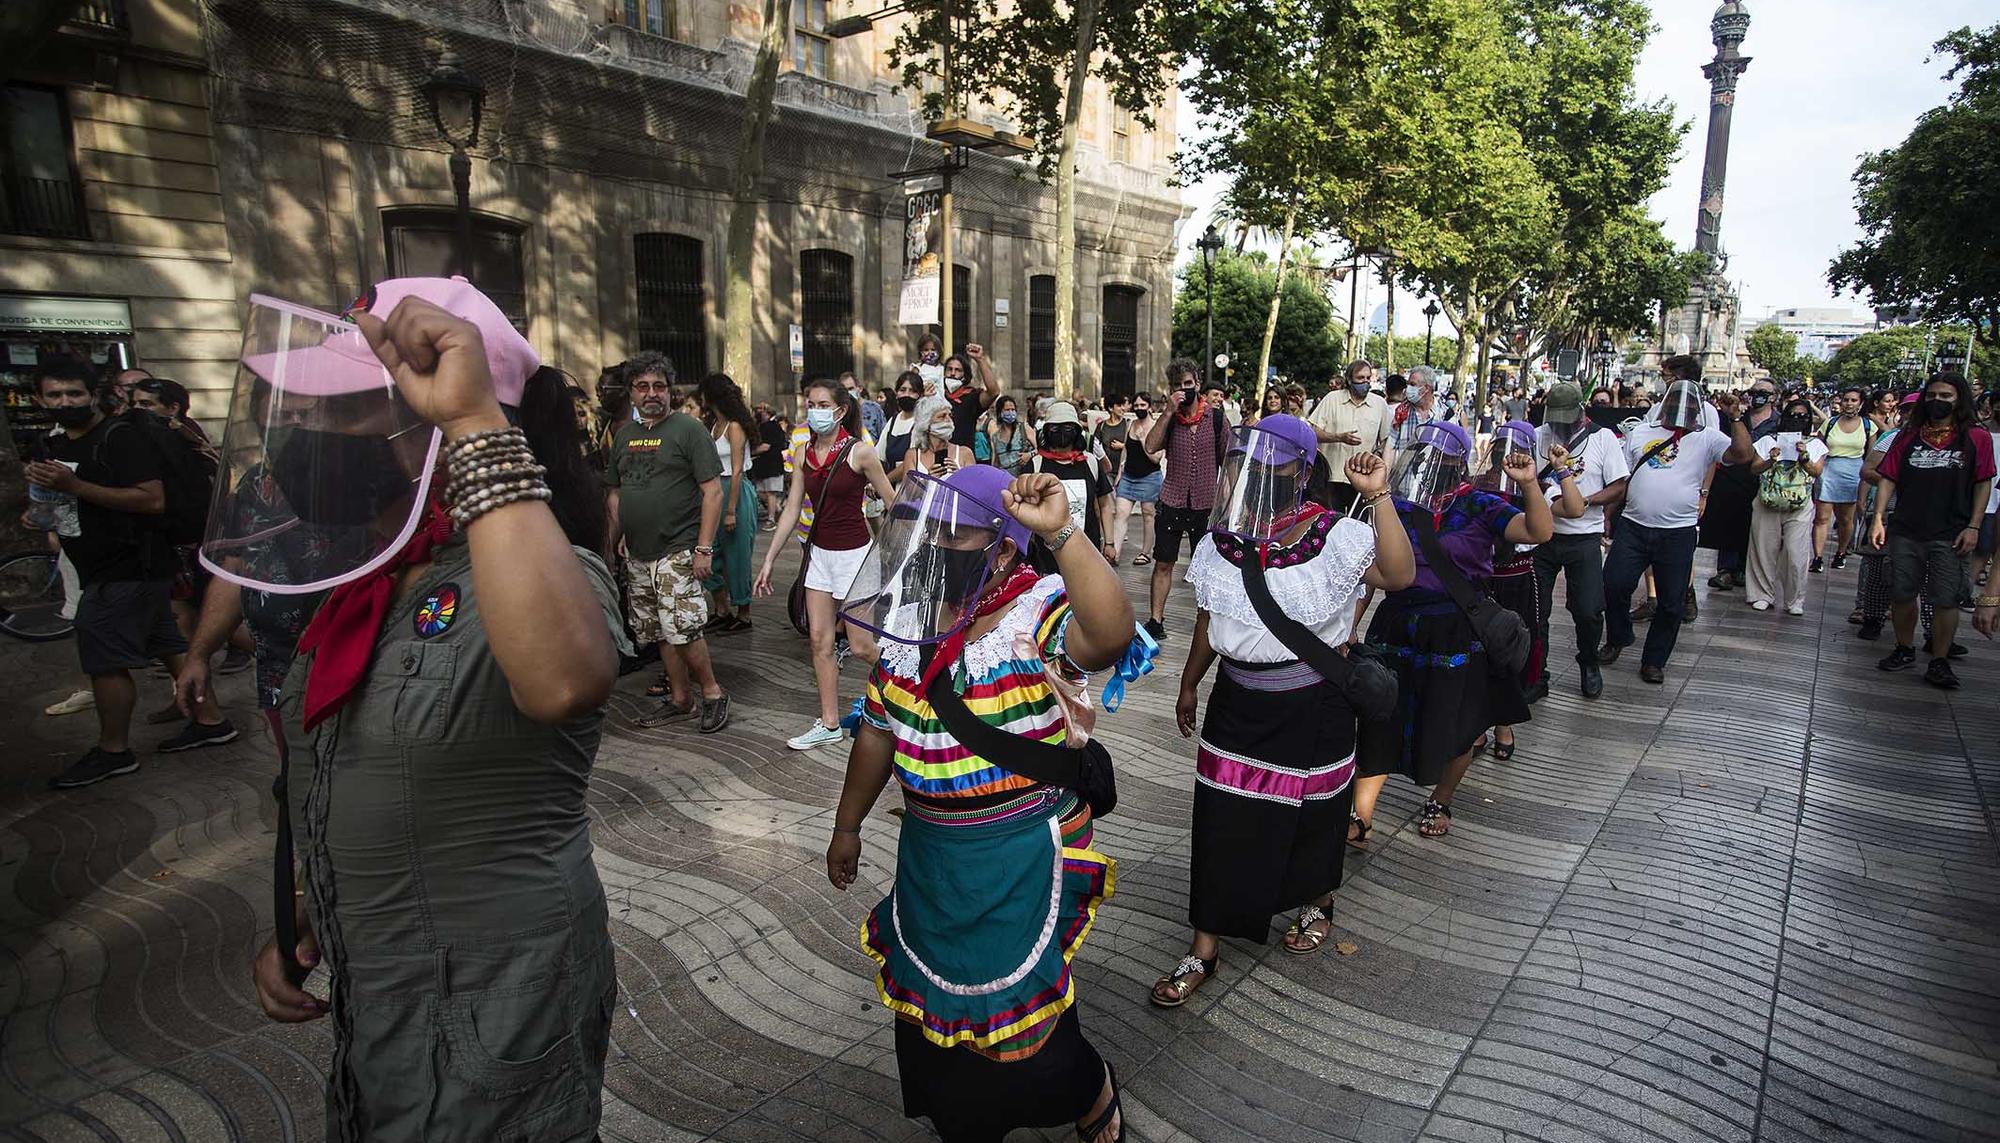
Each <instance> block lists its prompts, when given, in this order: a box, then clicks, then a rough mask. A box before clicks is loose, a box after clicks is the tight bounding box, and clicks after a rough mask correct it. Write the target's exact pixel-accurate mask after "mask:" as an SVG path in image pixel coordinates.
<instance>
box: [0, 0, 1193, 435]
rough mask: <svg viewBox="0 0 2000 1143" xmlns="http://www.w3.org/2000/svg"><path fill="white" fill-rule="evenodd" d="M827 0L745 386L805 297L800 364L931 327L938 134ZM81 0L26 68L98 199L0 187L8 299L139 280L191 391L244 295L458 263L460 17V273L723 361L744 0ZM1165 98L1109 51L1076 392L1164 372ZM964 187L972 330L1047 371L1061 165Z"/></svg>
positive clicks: (896, 354) (1, 267)
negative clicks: (443, 71) (435, 83)
mask: <svg viewBox="0 0 2000 1143" xmlns="http://www.w3.org/2000/svg"><path fill="white" fill-rule="evenodd" d="M831 8H832V10H831V11H829V4H828V3H827V2H826V0H797V4H796V6H795V16H796V17H797V19H798V23H799V25H800V26H799V27H798V28H797V29H795V40H796V43H795V52H794V57H793V59H792V60H791V61H789V62H788V66H787V68H786V70H785V72H784V74H783V75H782V76H781V77H780V82H779V94H778V113H777V115H776V117H775V119H774V122H773V124H772V127H771V132H770V136H769V146H768V154H769V160H768V163H767V169H766V177H765V179H764V183H763V186H762V187H761V188H760V189H761V190H762V192H763V197H764V199H765V205H764V207H763V209H762V215H761V218H760V221H759V225H758V228H757V237H756V249H755V257H754V267H753V291H754V294H755V297H756V298H757V302H758V309H757V312H756V313H755V315H754V320H753V325H754V339H755V344H754V347H753V356H752V360H753V363H754V366H753V372H754V376H752V377H749V378H739V380H740V381H743V382H745V387H746V389H748V390H749V391H750V392H751V393H752V394H753V395H754V396H758V397H771V396H785V395H789V394H790V393H791V392H792V391H793V390H794V389H795V386H796V380H797V376H798V375H797V373H796V372H795V369H794V360H793V354H792V351H791V350H792V343H793V327H794V326H797V327H799V334H800V335H801V340H802V341H803V349H804V357H805V359H806V360H805V363H804V364H805V367H806V369H807V370H808V371H810V372H819V371H837V370H838V369H839V368H847V367H851V368H853V369H855V370H856V372H857V373H859V374H860V375H861V376H862V377H863V378H864V381H865V383H867V384H869V385H870V386H878V385H880V386H886V385H888V384H889V383H890V382H891V381H892V380H893V377H894V375H895V373H896V372H897V371H898V370H900V369H901V368H902V367H903V365H904V364H905V363H907V362H908V361H909V360H910V358H911V356H912V346H913V343H914V340H915V337H916V335H917V334H918V333H919V332H921V330H920V329H919V328H917V327H905V326H902V325H899V324H897V321H896V319H897V316H898V315H897V301H898V298H899V296H900V292H901V285H902V283H901V274H902V270H901V253H902V248H903V213H904V188H903V183H902V180H900V179H897V178H894V177H892V172H895V171H898V170H904V169H908V168H910V167H913V166H919V165H923V164H925V163H930V162H935V161H936V158H937V155H938V153H939V152H938V148H937V147H936V145H934V144H931V143H929V142H927V141H926V140H924V138H923V135H922V131H923V124H922V121H921V118H920V116H918V115H917V114H916V113H915V110H914V100H913V99H912V97H911V96H910V94H909V93H907V92H904V91H900V90H898V89H897V88H896V86H895V84H894V82H893V77H892V75H891V73H890V70H889V68H888V65H887V62H886V56H885V53H886V50H887V48H888V45H889V43H890V41H891V39H892V38H893V35H894V30H895V20H897V19H900V17H892V18H891V19H889V20H885V21H883V22H882V23H880V24H878V26H877V28H876V29H875V30H874V31H871V32H869V33H864V34H862V35H858V36H853V37H851V38H847V39H841V40H833V39H828V38H826V37H824V36H822V35H820V34H819V32H820V30H821V29H823V28H824V26H825V24H826V22H827V21H828V20H829V19H836V18H838V17H839V16H841V15H846V14H849V12H848V10H849V9H853V10H854V11H864V10H868V9H866V8H864V7H863V6H861V5H858V4H854V3H851V2H844V0H835V2H834V3H832V4H831ZM84 12H85V13H92V14H96V15H97V16H100V17H101V19H100V20H99V21H98V25H95V26H86V25H83V24H79V23H78V22H77V21H72V25H71V26H68V27H66V28H65V30H64V32H63V33H62V34H60V35H59V36H58V37H57V42H56V48H57V49H59V50H52V51H50V52H46V53H42V55H43V56H45V57H46V58H45V59H44V60H42V61H41V62H39V63H38V64H37V66H36V67H35V68H34V69H33V70H32V71H29V72H26V73H22V74H21V75H19V76H18V77H17V78H18V80H19V82H18V83H13V82H11V81H10V88H9V90H10V91H12V90H13V89H14V88H15V87H20V86H25V87H27V88H32V89H33V90H34V91H35V92H38V93H43V95H44V96H45V97H44V98H42V103H43V104H44V105H46V104H47V103H48V101H49V99H48V97H52V98H54V99H56V100H57V101H59V104H60V111H61V114H60V116H59V119H60V123H59V124H58V126H59V127H60V131H61V132H65V133H66V136H63V135H59V136H57V137H61V138H64V142H63V144H62V147H61V148H58V153H57V154H56V155H55V156H54V157H51V156H46V155H45V156H42V157H41V160H40V161H41V162H42V163H43V164H44V165H51V164H55V165H62V164H66V177H68V178H70V179H72V180H73V188H72V191H73V193H74V195H75V196H76V200H77V202H78V204H79V206H78V213H77V216H76V218H75V219H70V220H69V221H71V222H78V220H79V219H80V222H78V224H77V225H75V226H72V227H71V229H70V231H69V232H68V233H64V234H60V235H55V236H51V235H47V234H41V235H33V234H30V235H24V234H21V233H19V230H20V229H21V227H19V226H18V225H13V223H14V220H15V215H7V216H0V222H7V223H9V224H10V225H8V226H6V227H4V228H0V229H8V230H11V231H14V232H13V233H8V234H4V235H0V251H4V252H5V256H4V257H0V321H4V320H5V316H4V315H5V314H6V313H8V312H11V311H9V310H8V308H7V307H8V306H10V305H12V306H14V308H15V309H17V310H18V309H21V308H22V306H23V303H22V302H20V301H10V299H28V298H35V299H49V298H53V299H58V302H57V303H46V302H37V303H36V305H35V306H28V307H26V308H28V309H36V308H37V307H39V312H46V311H47V310H48V308H49V305H50V304H56V305H57V308H58V309H60V307H61V305H62V304H68V305H69V306H70V308H71V309H73V310H75V311H76V314H77V315H78V320H101V321H104V322H107V323H108V324H107V325H106V326H105V329H106V330H107V331H110V330H112V327H114V326H115V325H116V324H117V321H118V320H119V318H120V316H121V315H122V314H124V313H125V312H126V311H128V310H129V313H130V319H129V322H127V327H128V328H126V329H124V330H119V331H115V332H106V333H105V334H104V338H103V340H102V341H101V342H99V343H97V349H98V351H99V356H100V357H101V358H102V359H104V360H118V359H119V358H118V357H117V355H119V354H125V355H129V358H130V359H131V360H132V361H133V362H134V363H136V364H139V365H143V366H145V367H147V368H149V369H152V370H153V371H154V372H155V373H158V374H160V375H163V376H172V377H175V378H176V379H179V380H181V381H183V382H184V383H186V384H187V385H188V386H189V388H190V389H191V390H193V391H194V392H195V402H196V412H197V413H198V414H199V415H201V416H202V417H204V418H207V419H211V420H213V419H216V418H219V417H220V415H221V414H222V412H223V408H222V405H223V403H224V402H225V401H226V391H227V388H228V386H229V383H230V380H231V377H232V366H231V363H232V361H233V359H234V357H235V355H236V351H237V343H238V340H239V338H240V332H239V331H240V321H241V316H240V315H241V311H242V305H243V299H244V297H245V296H246V295H248V294H250V293H252V292H260V293H267V294H272V295H275V296H278V297H283V298H287V299H291V300H295V301H299V302H302V303H306V304H310V305H316V306H320V307H323V308H327V309H336V310H337V309H338V308H340V307H341V306H343V305H344V304H345V303H346V302H347V301H349V300H350V299H352V298H353V297H355V296H357V295H358V294H359V293H360V292H361V290H362V289H363V287H364V286H365V285H366V284H367V283H368V282H370V281H373V280H377V279H380V278H384V277H390V276H394V275H398V274H416V273H441V272H444V271H445V270H446V269H447V268H448V267H449V266H450V265H451V264H452V261H451V259H452V253H451V252H452V233H453V222H452V218H453V215H452V209H453V203H454V195H453V191H452V188H451V182H450V176H449V173H448V161H449V151H448V149H447V146H446V144H445V143H444V141H443V140H442V138H441V137H440V136H439V134H438V132H437V129H436V127H435V126H434V125H433V123H432V121H431V118H430V115H429V112H428V105H427V103H426V101H425V99H424V96H423V93H422V84H423V82H424V80H425V78H426V77H427V76H428V75H429V74H430V71H431V69H432V68H433V67H434V65H435V64H436V62H437V59H438V57H439V55H440V54H441V53H442V52H443V51H445V50H451V51H453V52H455V53H456V54H457V55H458V56H460V57H461V59H462V60H463V61H464V63H465V66H466V68H467V70H468V71H470V72H472V73H473V74H475V75H476V76H478V78H479V79H480V80H481V81H482V82H483V84H484V85H485V87H486V92H487V93H486V96H485V101H484V107H483V115H482V124H481V129H480V135H479V139H478V142H477V143H476V144H475V146H474V148H473V155H472V180H471V203H472V209H473V211H474V215H475V221H476V234H475V241H474V257H473V273H472V275H471V276H472V277H473V279H474V281H475V282H477V283H478V284H479V285H480V286H481V287H482V288H485V289H487V290H488V292H490V293H492V294H494V295H495V296H496V297H497V298H499V299H500V300H501V301H502V304H503V306H504V307H505V308H507V309H508V310H509V312H510V314H512V315H513V316H514V317H515V318H516V320H517V321H518V322H519V324H520V325H521V326H522V328H523V329H524V330H525V331H526V332H527V334H528V336H529V338H530V340H531V341H533V342H534V344H535V345H536V347H537V348H538V349H539V350H540V351H541V352H542V353H543V355H544V356H545V357H546V359H547V360H548V361H550V362H551V363H552V364H556V365H559V366H561V367H562V368H564V369H566V370H568V371H569V372H570V373H572V374H574V375H575V376H577V377H578V378H580V379H582V380H583V381H584V382H585V383H586V384H589V383H590V382H591V381H593V380H594V378H595V377H596V375H597V372H598V370H599V369H601V368H602V367H604V366H606V365H609V364H613V363H616V362H618V361H620V360H623V359H624V358H625V357H627V356H629V355H630V354H631V353H633V352H635V351H636V350H639V349H641V348H656V349H661V350H664V351H666V352H668V353H669V354H670V355H671V356H673V357H675V358H676V361H677V364H679V366H680V371H681V373H682V374H683V376H687V377H692V376H695V375H698V374H699V373H700V372H701V371H703V370H704V369H714V368H718V367H720V365H721V359H722V348H721V341H722V319H723V315H722V312H721V300H722V283H723V262H722V260H723V240H724V236H725V232H726V228H727V218H728V206H729V204H728V193H729V189H728V188H729V181H730V178H731V175H732V168H733V166H734V157H735V151H736V141H737V132H738V129H739V125H740V123H741V117H742V114H743V99H742V97H741V92H742V91H743V89H744V87H745V85H746V82H747V79H748V75H749V72H750V68H751V64H752V61H753V59H754V55H755V45H756V42H757V40H758V38H759V36H760V34H761V27H760V25H761V8H760V7H759V6H757V5H755V4H754V0H753V2H752V3H743V2H742V0H199V2H198V0H87V2H86V4H85V5H84ZM1154 116H1155V126H1154V127H1153V129H1151V130H1147V129H1144V128H1142V127H1141V126H1140V125H1139V124H1138V123H1137V122H1136V121H1135V120H1134V119H1133V117H1132V116H1131V115H1130V114H1129V113H1127V112H1125V111H1124V110H1122V109H1120V108H1118V107H1116V106H1115V105H1114V104H1113V102H1112V101H1111V99H1110V98H1109V96H1108V94H1107V93H1105V92H1104V91H1103V90H1102V89H1101V88H1099V87H1098V86H1097V85H1096V84H1093V85H1092V88H1091V92H1090V102H1089V104H1088V107H1087V110H1086V113H1085V117H1084V126H1083V138H1082V161H1081V171H1082V174H1081V179H1080V183H1079V188H1078V196H1077V198H1078V226H1077V237H1078V259H1077V263H1078V267H1077V268H1078V274H1077V281H1078V289H1077V298H1076V303H1077V304H1076V313H1075V328H1076V330H1077V343H1078V356H1079V360H1078V362H1077V382H1078V389H1079V392H1080V393H1082V394H1084V395H1094V394H1096V393H1099V392H1101V391H1103V389H1104V388H1105V387H1106V386H1107V385H1108V386H1109V387H1111V388H1129V387H1132V386H1133V385H1135V384H1136V385H1138V386H1141V387H1144V386H1148V385H1157V383H1158V378H1159V376H1160V373H1161V370H1162V369H1163V367H1164V365H1165V363H1166V357H1167V345H1168V341H1169V334H1168V331H1169V326H1170V322H1171V311H1172V277H1171V275H1172V257H1173V248H1174V243H1175V239H1176V233H1177V230H1178V228H1179V225H1180V223H1181V221H1182V220H1183V219H1184V218H1185V215H1186V211H1185V209H1184V208H1183V207H1182V205H1181V202H1180V198H1179V195H1178V193H1177V192H1176V191H1175V190H1174V189H1173V187H1172V186H1171V184H1170V175H1171V170H1172V164H1171V155H1172V152H1173V150H1174V146H1175V136H1174V124H1173V111H1172V107H1171V101H1169V105H1168V106H1167V107H1164V108H1160V109H1155V112H1154ZM63 149H66V150H67V154H61V153H60V152H61V151H62V150H63ZM21 166H22V163H21V162H20V161H18V157H17V161H15V162H13V163H11V164H10V166H9V168H8V170H7V172H6V173H7V174H8V175H10V176H12V175H13V174H14V173H15V171H16V169H17V168H19V167H21ZM52 169H53V167H52ZM956 201H957V226H956V227H955V230H954V233H955V242H956V248H955V250H954V261H955V263H956V264H957V270H956V274H955V279H954V280H955V282H956V283H957V284H958V286H959V291H958V293H959V297H958V299H957V305H956V306H955V313H956V321H955V324H957V325H958V326H959V327H960V328H961V329H962V330H963V332H962V333H961V334H960V336H959V340H961V341H964V340H971V341H977V342H980V343H982V344H984V345H986V346H988V347H989V349H990V351H991V353H992V356H993V358H994V361H995V364H996V367H997V369H998V371H999V372H1000V374H1001V375H1002V377H1003V378H1004V379H1005V381H1006V384H1007V385H1008V386H1009V388H1011V389H1015V390H1037V389H1045V388H1047V387H1048V386H1049V385H1050V383H1051V381H1050V379H1051V378H1052V377H1053V374H1054V359H1053V337H1054V333H1053V329H1054V312H1053V287H1054V278H1053V275H1054V272H1055V243H1054V238H1055V226H1054V222H1055V195H1054V190H1053V187H1052V186H1049V185H1045V184H1043V183H1042V182H1041V181H1039V180H1038V179H1037V178H1036V177H1035V175H1034V172H1033V170H1032V168H1031V167H1029V166H1028V165H1027V164H1025V163H1023V162H1020V161H1017V160H1002V159H994V158H989V157H986V156H983V155H978V156H974V161H973V163H972V165H971V167H970V169H968V170H967V171H965V172H963V173H962V174H961V175H960V176H959V182H958V189H957V194H956ZM18 213H19V212H15V214H16V215H17V214H18ZM62 299H70V301H69V302H67V303H63V302H62V301H61V300H62ZM4 332H5V330H4V327H0V333H4ZM7 336H14V335H13V334H7ZM19 355H20V356H25V351H20V353H19ZM107 355H108V356H107Z"/></svg>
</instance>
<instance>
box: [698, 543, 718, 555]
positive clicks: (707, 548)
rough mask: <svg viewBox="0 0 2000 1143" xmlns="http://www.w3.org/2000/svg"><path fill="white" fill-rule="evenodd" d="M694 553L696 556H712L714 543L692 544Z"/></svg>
mask: <svg viewBox="0 0 2000 1143" xmlns="http://www.w3.org/2000/svg"><path fill="white" fill-rule="evenodd" d="M694 554H695V555H698V556H712V555H714V554H715V545H713V544H696V545H695V546H694Z"/></svg>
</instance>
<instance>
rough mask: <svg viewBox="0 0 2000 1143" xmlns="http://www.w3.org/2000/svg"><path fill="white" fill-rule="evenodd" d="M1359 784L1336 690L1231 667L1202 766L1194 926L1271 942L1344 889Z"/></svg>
mask: <svg viewBox="0 0 2000 1143" xmlns="http://www.w3.org/2000/svg"><path fill="white" fill-rule="evenodd" d="M1353 777H1354V711H1353V710H1352V708H1350V707H1349V706H1348V705H1347V701H1346V699H1344V698H1343V697H1342V696H1341V694H1340V692H1339V690H1338V688H1336V687H1334V686H1332V685H1330V684H1328V683H1327V682H1325V681H1324V680H1322V679H1321V678H1320V677H1319V676H1318V675H1317V674H1314V673H1313V671H1312V669H1311V668H1310V667H1307V666H1305V665H1304V664H1300V663H1282V664H1275V665H1273V664H1252V663H1238V662H1235V661H1232V660H1224V661H1223V662H1222V665H1221V668H1220V674H1219V675H1218V677H1217V678H1216V681H1215V687H1214V689H1213V690H1211V691H1209V695H1208V711H1207V714H1206V716H1205V717H1204V719H1203V721H1202V726H1201V744H1200V752H1199V754H1198V755H1197V760H1196V765H1195V791H1194V848H1193V861H1192V868H1191V870H1190V876H1189V887H1188V922H1189V923H1190V924H1192V925H1193V926H1194V927H1195V928H1197V929H1200V930H1201V931H1203V932H1209V933H1217V934H1220V935H1222V936H1225V937H1238V938H1241V939H1244V940H1251V941H1258V942H1260V943H1261V942H1268V941H1269V940H1270V939H1271V933H1272V925H1271V918H1272V917H1273V916H1274V915H1276V914H1278V913H1283V912H1289V911H1290V910H1293V909H1296V908H1299V907H1300V906H1303V905H1305V904H1307V903H1309V902H1311V901H1314V900H1317V899H1318V898H1320V897H1323V896H1325V895H1326V894H1328V893H1331V892H1332V891H1333V890H1335V889H1337V888H1339V887H1340V872H1341V861H1342V859H1343V857H1344V856H1345V854H1346V852H1347V815H1348V810H1349V807H1350V806H1352V805H1353V800H1354V791H1353V788H1352V785H1351V783H1352V780H1353ZM1288 923H1289V922H1288Z"/></svg>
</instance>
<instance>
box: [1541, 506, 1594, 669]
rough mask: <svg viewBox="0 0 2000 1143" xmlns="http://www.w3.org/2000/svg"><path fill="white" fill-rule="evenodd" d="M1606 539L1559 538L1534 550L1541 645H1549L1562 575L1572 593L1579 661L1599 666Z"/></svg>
mask: <svg viewBox="0 0 2000 1143" xmlns="http://www.w3.org/2000/svg"><path fill="white" fill-rule="evenodd" d="M1603 539H1604V537H1603V535H1602V534H1600V533H1597V532H1590V533H1588V534H1584V535H1562V534H1558V535H1556V536H1555V537H1553V538H1552V539H1550V540H1549V542H1548V543H1546V544H1543V545H1542V546H1540V547H1538V548H1536V549H1535V575H1536V577H1537V578H1538V579H1539V580H1540V581H1541V592H1542V608H1541V621H1542V630H1541V636H1542V645H1543V646H1547V645H1548V642H1549V615H1550V614H1551V608H1550V604H1551V603H1552V602H1553V601H1554V599H1555V589H1556V573H1557V572H1558V571H1560V572H1561V573H1563V576H1564V577H1565V579H1566V581H1567V586H1568V589H1569V596H1568V601H1569V617H1570V619H1571V620H1573V621H1574V622H1575V623H1576V661H1577V662H1579V663H1586V664H1589V663H1595V662H1597V648H1598V645H1599V644H1600V643H1602V642H1603V641H1604V552H1603V549H1602V541H1603Z"/></svg>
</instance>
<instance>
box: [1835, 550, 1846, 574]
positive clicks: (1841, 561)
mask: <svg viewBox="0 0 2000 1143" xmlns="http://www.w3.org/2000/svg"><path fill="white" fill-rule="evenodd" d="M1846 567H1847V553H1846V552H1838V553H1836V554H1835V555H1834V557H1833V570H1834V571H1843V570H1845V569H1846Z"/></svg>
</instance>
